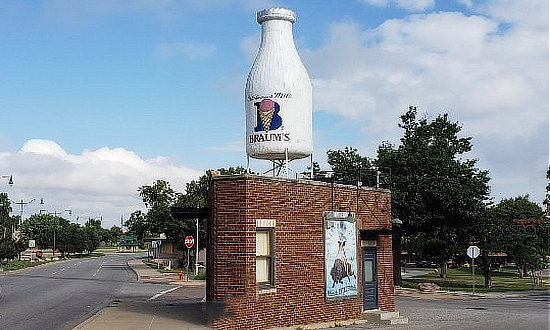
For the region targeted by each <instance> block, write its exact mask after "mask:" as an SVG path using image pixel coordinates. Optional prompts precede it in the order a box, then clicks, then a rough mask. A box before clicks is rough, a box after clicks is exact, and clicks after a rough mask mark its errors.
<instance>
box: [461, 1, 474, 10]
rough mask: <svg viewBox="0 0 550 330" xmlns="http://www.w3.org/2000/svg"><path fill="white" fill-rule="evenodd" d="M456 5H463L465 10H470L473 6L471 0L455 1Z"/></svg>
mask: <svg viewBox="0 0 550 330" xmlns="http://www.w3.org/2000/svg"><path fill="white" fill-rule="evenodd" d="M457 2H458V3H460V4H463V5H464V6H466V7H467V8H472V7H473V6H474V3H473V1H472V0H457Z"/></svg>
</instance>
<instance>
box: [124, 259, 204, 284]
mask: <svg viewBox="0 0 550 330" xmlns="http://www.w3.org/2000/svg"><path fill="white" fill-rule="evenodd" d="M128 266H130V268H132V270H133V271H134V272H135V273H136V275H137V277H138V282H140V283H154V284H171V285H184V286H197V285H203V286H204V283H205V281H195V280H187V277H184V280H183V281H182V280H178V274H177V273H161V272H159V271H157V270H156V269H153V268H151V267H149V266H147V265H146V264H144V263H143V262H142V261H141V259H131V260H128Z"/></svg>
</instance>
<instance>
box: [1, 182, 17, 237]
mask: <svg viewBox="0 0 550 330" xmlns="http://www.w3.org/2000/svg"><path fill="white" fill-rule="evenodd" d="M11 211H12V207H11V201H10V199H9V198H8V194H6V193H0V236H2V237H3V238H4V239H5V238H8V237H11V234H12V229H13V226H14V225H15V224H16V223H17V219H14V217H11V216H10V213H11Z"/></svg>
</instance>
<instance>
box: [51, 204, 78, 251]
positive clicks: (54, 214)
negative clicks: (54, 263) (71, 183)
mask: <svg viewBox="0 0 550 330" xmlns="http://www.w3.org/2000/svg"><path fill="white" fill-rule="evenodd" d="M63 212H67V213H69V215H71V214H73V211H72V210H71V209H64V210H63V211H61V212H57V211H53V212H51V213H48V214H49V215H53V216H58V215H60V214H62V213H63ZM55 228H56V225H55V224H54V226H53V247H52V260H53V258H55Z"/></svg>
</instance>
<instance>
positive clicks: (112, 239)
mask: <svg viewBox="0 0 550 330" xmlns="http://www.w3.org/2000/svg"><path fill="white" fill-rule="evenodd" d="M106 233H107V235H106V237H107V241H106V242H108V243H109V244H110V245H111V246H113V245H117V244H118V243H119V242H120V240H121V239H122V235H123V232H122V228H120V227H118V226H112V227H111V229H109V230H107V231H106Z"/></svg>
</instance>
